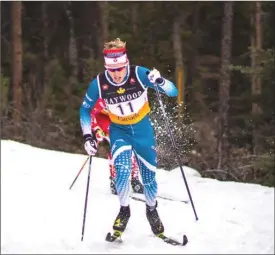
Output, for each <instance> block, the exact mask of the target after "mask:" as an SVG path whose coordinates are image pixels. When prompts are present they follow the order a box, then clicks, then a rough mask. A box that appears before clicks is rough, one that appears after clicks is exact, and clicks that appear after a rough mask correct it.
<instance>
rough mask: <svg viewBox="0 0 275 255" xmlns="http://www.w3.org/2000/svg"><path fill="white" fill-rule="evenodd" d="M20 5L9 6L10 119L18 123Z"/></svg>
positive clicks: (20, 59) (20, 74)
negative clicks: (10, 32) (10, 61)
mask: <svg viewBox="0 0 275 255" xmlns="http://www.w3.org/2000/svg"><path fill="white" fill-rule="evenodd" d="M21 15H22V3H21V1H13V2H12V5H11V17H12V18H11V19H12V26H11V29H12V88H13V94H12V95H13V96H12V103H13V109H12V117H13V120H14V121H15V122H16V123H18V122H19V121H20V115H21V102H22V17H21Z"/></svg>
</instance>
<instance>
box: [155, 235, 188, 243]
mask: <svg viewBox="0 0 275 255" xmlns="http://www.w3.org/2000/svg"><path fill="white" fill-rule="evenodd" d="M157 237H158V238H160V239H162V240H163V241H164V242H165V243H168V244H171V245H174V246H185V245H186V244H187V243H188V239H187V236H186V235H183V241H182V243H181V242H179V241H177V240H175V239H173V238H170V237H167V236H166V235H164V234H160V235H158V236H157Z"/></svg>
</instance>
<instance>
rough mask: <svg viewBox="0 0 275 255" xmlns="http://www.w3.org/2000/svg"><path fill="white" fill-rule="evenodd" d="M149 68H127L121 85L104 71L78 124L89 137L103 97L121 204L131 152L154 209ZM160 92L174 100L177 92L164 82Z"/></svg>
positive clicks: (127, 184)
mask: <svg viewBox="0 0 275 255" xmlns="http://www.w3.org/2000/svg"><path fill="white" fill-rule="evenodd" d="M149 72H150V70H149V69H147V68H145V67H142V66H133V65H131V66H130V65H128V66H127V73H126V77H125V78H124V80H123V82H122V83H120V84H117V83H114V82H113V81H112V79H111V77H110V75H109V74H108V72H107V71H105V72H103V73H100V74H98V75H97V77H96V78H94V79H93V80H92V81H91V83H90V85H89V88H88V90H87V93H86V95H85V97H84V100H83V103H82V106H81V108H80V124H81V128H82V132H83V135H87V134H92V131H91V115H90V112H91V110H92V109H93V107H94V105H95V103H96V101H97V99H98V98H102V99H103V100H104V101H105V103H106V107H107V109H108V112H109V117H110V119H111V124H110V130H109V131H110V144H111V153H112V158H113V162H114V166H115V168H116V173H117V174H116V179H115V183H116V190H117V193H118V196H119V200H120V205H121V206H127V205H129V198H130V193H131V189H130V187H131V186H130V182H129V178H130V175H131V164H132V163H131V155H132V152H134V154H135V156H136V159H137V163H138V166H139V169H140V174H141V178H142V182H143V185H144V195H145V200H146V204H148V205H149V206H154V205H155V203H156V196H157V182H156V179H155V175H156V165H157V153H156V142H155V135H154V130H153V127H152V125H151V122H150V119H149V116H148V113H149V112H150V107H149V102H148V95H147V89H148V88H153V89H154V84H153V83H151V82H150V81H149V79H148V76H147V74H148V73H149ZM157 86H158V89H159V91H160V92H161V93H165V94H166V95H167V96H170V97H175V96H177V94H178V90H177V88H176V86H175V85H174V83H172V82H171V81H169V80H167V79H164V83H163V84H161V85H160V84H158V85H157Z"/></svg>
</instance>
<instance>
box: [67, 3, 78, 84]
mask: <svg viewBox="0 0 275 255" xmlns="http://www.w3.org/2000/svg"><path fill="white" fill-rule="evenodd" d="M66 14H67V18H68V20H69V27H70V28H69V29H70V30H69V34H70V38H69V63H70V67H71V75H70V84H76V82H77V74H78V63H77V60H78V57H77V45H76V38H75V28H74V17H73V15H72V2H71V1H69V2H68V3H67V6H66Z"/></svg>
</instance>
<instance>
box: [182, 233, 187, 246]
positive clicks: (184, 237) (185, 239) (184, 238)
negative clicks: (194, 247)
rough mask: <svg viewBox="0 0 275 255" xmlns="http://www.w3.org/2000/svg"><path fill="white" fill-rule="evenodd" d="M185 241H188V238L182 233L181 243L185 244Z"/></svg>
mask: <svg viewBox="0 0 275 255" xmlns="http://www.w3.org/2000/svg"><path fill="white" fill-rule="evenodd" d="M187 243H188V238H187V236H186V235H183V241H182V245H186V244H187Z"/></svg>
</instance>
